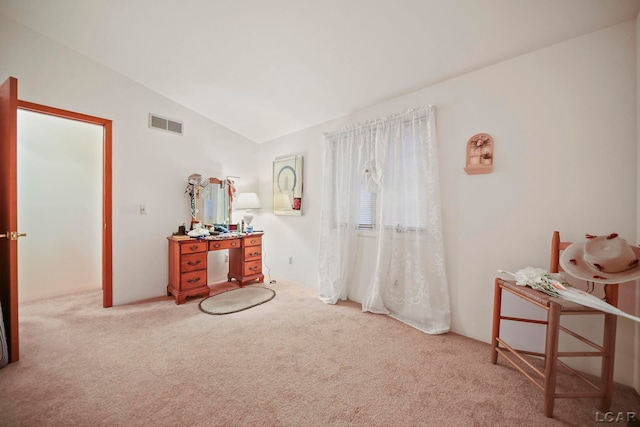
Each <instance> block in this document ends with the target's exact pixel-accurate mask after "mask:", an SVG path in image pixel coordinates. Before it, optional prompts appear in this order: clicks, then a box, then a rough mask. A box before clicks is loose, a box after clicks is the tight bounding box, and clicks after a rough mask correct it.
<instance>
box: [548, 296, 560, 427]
mask: <svg viewBox="0 0 640 427" xmlns="http://www.w3.org/2000/svg"><path fill="white" fill-rule="evenodd" d="M547 322H548V323H547V338H546V342H545V348H544V354H545V356H544V362H545V368H544V415H545V416H547V417H549V418H553V407H554V403H555V398H556V374H557V371H558V336H559V335H560V305H558V304H556V303H553V302H552V303H551V304H549V311H548V312H547Z"/></svg>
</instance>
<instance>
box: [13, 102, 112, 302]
mask: <svg viewBox="0 0 640 427" xmlns="http://www.w3.org/2000/svg"><path fill="white" fill-rule="evenodd" d="M17 107H18V112H19V115H20V117H23V118H24V117H27V116H28V117H30V120H34V117H37V118H38V120H39V122H40V123H41V124H44V123H45V122H46V123H47V124H53V123H57V124H58V125H59V126H61V130H57V131H55V132H56V133H58V134H59V135H60V136H61V139H62V140H64V142H61V141H58V143H60V144H66V147H63V146H62V145H58V144H57V143H55V142H54V141H53V140H50V141H49V143H47V141H40V143H39V146H40V148H41V149H42V147H46V149H47V150H49V153H48V154H47V155H42V153H40V154H37V155H36V156H35V157H33V153H31V156H32V157H31V160H32V161H33V160H34V159H39V160H38V161H39V162H41V166H42V167H44V168H47V169H48V171H49V175H51V174H59V175H64V176H59V177H56V179H57V180H58V182H57V183H56V184H55V185H53V187H64V188H62V189H57V191H59V193H58V197H59V198H60V199H64V200H49V202H48V203H49V207H52V206H53V207H57V212H53V211H50V210H49V209H48V207H47V208H43V206H42V203H40V204H39V205H38V206H36V207H35V208H34V209H35V210H38V209H40V215H39V216H40V218H39V219H38V218H36V219H34V221H40V222H45V223H47V218H53V217H55V218H56V220H57V221H51V223H50V224H49V223H47V225H46V227H49V228H50V229H51V231H52V233H53V234H55V237H54V236H53V235H52V242H48V243H47V245H46V246H47V247H48V250H49V254H47V253H46V250H45V252H42V251H41V254H42V255H37V254H36V255H35V256H37V257H40V258H41V257H43V256H49V255H51V251H56V250H58V251H60V250H61V249H64V252H65V254H64V256H65V257H66V258H65V259H66V261H63V262H61V264H62V265H61V266H56V270H58V271H57V272H56V274H57V278H56V280H57V281H58V282H62V281H67V282H70V283H67V284H66V286H67V287H66V288H65V289H63V288H62V287H60V288H58V289H44V288H43V285H42V284H40V285H37V286H38V288H39V290H38V289H36V290H35V292H36V294H34V293H33V292H31V291H32V290H29V292H30V293H31V295H40V296H42V297H46V296H47V295H45V294H44V293H46V292H49V293H50V295H49V296H52V295H60V294H65V293H69V292H74V291H77V290H82V289H91V288H102V295H103V298H102V301H103V307H111V306H112V305H113V288H112V286H113V280H112V277H113V273H112V253H111V251H112V214H111V209H112V196H111V192H112V187H111V181H112V177H111V159H112V157H111V132H112V131H111V128H112V122H111V120H107V119H102V118H100V117H94V116H89V115H86V114H81V113H75V112H73V111H67V110H62V109H58V108H54V107H48V106H45V105H40V104H35V103H32V102H27V101H21V100H18V102H17ZM72 128H73V129H74V130H75V131H77V132H84V133H85V136H88V135H91V136H90V138H91V139H92V142H90V143H88V144H90V145H91V147H90V148H87V147H84V149H82V150H81V149H80V148H79V144H82V143H81V142H77V141H76V142H75V143H71V142H70V141H69V135H68V132H70V129H72ZM80 129H82V131H80ZM52 132H53V131H52ZM29 133H32V132H31V131H30V132H29ZM46 134H47V132H38V133H35V135H40V136H39V137H43V138H47V136H46ZM43 135H44V136H43ZM20 138H21V135H20V134H19V132H18V145H20ZM96 138H99V140H97V139H96ZM85 143H86V141H85ZM69 144H71V145H74V144H75V145H74V148H73V149H72V148H70V145H69ZM23 148H24V149H26V148H27V147H26V146H25V147H19V148H18V149H17V151H18V152H20V153H21V154H23V155H24V154H25V150H23ZM54 151H56V153H54ZM74 151H75V152H74ZM72 153H73V155H72ZM18 162H20V160H18ZM47 162H48V163H49V165H46V166H44V165H45V164H46V163H47ZM85 162H86V163H90V164H91V165H92V166H91V167H87V165H86V164H83V163H85ZM96 162H97V163H96ZM52 163H66V166H65V167H61V165H60V164H57V165H55V166H54V165H52ZM19 166H21V167H23V168H24V169H25V171H23V172H18V175H20V176H25V175H27V177H26V178H25V179H30V180H34V178H33V176H31V177H29V176H28V175H29V174H30V172H33V168H34V167H35V165H34V164H31V165H22V164H20V165H19ZM92 168H95V169H96V170H97V171H96V170H91V169H92ZM69 169H75V171H70V170H69ZM89 174H91V177H89ZM33 175H38V174H36V173H33ZM37 179H44V180H49V179H52V177H51V176H47V177H42V176H40V177H38V178H36V180H37ZM75 180H79V181H84V182H74V181H75ZM32 185H33V184H32ZM35 185H38V184H37V183H35ZM67 190H68V192H78V193H85V194H78V195H73V194H65V191H67ZM38 191H39V190H38ZM52 191H53V190H52ZM88 193H91V194H90V195H89V194H88ZM41 194H42V193H41ZM43 197H46V198H49V199H51V196H50V195H49V194H47V195H46V196H43ZM18 198H19V199H24V198H31V197H30V195H29V194H28V193H25V194H22V190H21V189H18ZM89 199H91V202H90V203H88V204H87V203H86V202H87V201H88V200H89ZM65 201H66V203H65ZM40 202H42V201H40ZM29 204H31V205H33V201H30V202H29V203H28V205H29ZM68 205H74V206H68ZM80 205H88V207H87V206H84V207H80ZM74 208H75V209H77V210H78V212H72V210H73V209H74ZM20 210H21V211H22V209H20ZM83 215H88V216H91V217H92V218H91V222H86V221H85V219H83V218H82V216H83ZM20 226H22V225H20ZM56 227H57V229H56ZM83 227H87V230H86V232H84V231H85V230H84V229H83ZM56 231H57V232H56ZM43 232H44V231H43ZM83 234H84V235H85V236H83V237H82V238H81V236H82V235H83ZM34 237H35V236H34ZM87 239H89V240H91V242H90V243H89V242H88V240H87ZM58 245H60V246H58ZM83 245H87V247H86V249H87V250H86V251H83ZM89 246H90V247H89ZM40 249H42V248H40ZM91 253H93V254H94V255H95V254H96V253H97V254H98V259H96V258H95V256H91ZM87 257H89V258H90V259H91V260H90V261H88V259H89V258H87ZM18 261H19V262H18V264H19V265H25V266H26V265H29V266H30V267H33V268H41V267H39V266H40V265H41V264H39V262H38V260H23V259H22V257H20V256H19V257H18ZM83 262H86V263H87V266H86V267H88V268H87V270H88V271H87V272H86V274H85V276H84V278H79V276H76V275H74V274H73V273H71V275H69V270H74V269H76V268H78V269H80V268H81V266H80V265H79V264H82V263H83ZM96 263H98V264H97V268H96ZM89 264H90V265H89ZM82 268H84V267H82ZM41 269H42V268H41ZM89 270H91V272H89ZM46 273H47V272H46V271H44V272H43V274H44V275H45V276H41V277H40V278H39V279H38V280H47V279H42V277H46ZM96 273H97V274H98V275H99V276H98V278H97V279H96V276H95V274H96ZM68 277H71V278H72V279H71V280H68ZM96 280H97V282H96ZM20 281H21V280H20ZM44 286H45V287H46V284H44ZM21 290H22V289H21ZM37 292H39V293H37ZM18 295H20V293H19V292H18ZM19 299H20V300H21V301H22V299H21V298H20V297H19ZM27 299H37V297H35V298H31V296H27Z"/></svg>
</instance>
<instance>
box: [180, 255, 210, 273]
mask: <svg viewBox="0 0 640 427" xmlns="http://www.w3.org/2000/svg"><path fill="white" fill-rule="evenodd" d="M206 268H207V253H206V252H199V253H195V254H185V255H182V256H181V257H180V271H181V272H183V273H185V272H187V271H194V270H202V269H206Z"/></svg>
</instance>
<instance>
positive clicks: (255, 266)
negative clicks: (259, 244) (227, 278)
mask: <svg viewBox="0 0 640 427" xmlns="http://www.w3.org/2000/svg"><path fill="white" fill-rule="evenodd" d="M259 273H262V260H258V261H248V262H245V263H244V275H245V276H251V275H252V274H259Z"/></svg>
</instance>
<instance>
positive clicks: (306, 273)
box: [259, 22, 637, 384]
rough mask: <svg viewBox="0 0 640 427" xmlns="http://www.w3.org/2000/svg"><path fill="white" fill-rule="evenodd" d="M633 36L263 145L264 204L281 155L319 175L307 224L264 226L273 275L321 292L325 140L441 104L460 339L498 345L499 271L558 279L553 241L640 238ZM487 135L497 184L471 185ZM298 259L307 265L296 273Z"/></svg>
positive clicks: (628, 373) (628, 361) (619, 33)
mask: <svg viewBox="0 0 640 427" xmlns="http://www.w3.org/2000/svg"><path fill="white" fill-rule="evenodd" d="M634 25H635V23H634V22H628V23H624V24H621V25H617V26H613V27H610V28H607V29H604V30H602V31H598V32H594V33H591V34H587V35H585V36H583V37H579V38H576V39H572V40H569V41H566V42H563V43H560V44H556V45H553V46H549V47H547V48H545V49H541V50H539V51H535V52H532V53H529V54H526V55H523V56H520V57H518V58H515V59H512V60H509V61H505V62H502V63H499V64H496V65H494V66H491V67H487V68H485V69H481V70H478V71H475V72H472V73H469V74H467V75H464V76H461V77H458V78H455V79H451V80H448V81H445V82H442V83H440V84H437V85H434V86H431V87H429V88H426V89H424V90H421V91H417V92H414V93H411V94H408V95H405V96H402V97H399V98H396V99H393V100H390V101H388V102H384V103H380V104H378V105H374V106H372V107H369V108H366V109H364V110H362V111H359V112H357V113H355V114H352V115H350V116H348V117H344V118H342V119H339V120H334V121H331V122H328V123H324V124H322V125H319V126H315V127H313V128H310V129H306V130H303V131H300V132H297V133H295V134H292V135H288V136H286V137H283V138H279V139H277V140H274V141H271V142H268V143H266V144H262V145H261V146H260V192H261V196H262V198H263V200H264V199H268V197H269V194H270V191H271V186H270V180H271V169H270V166H271V161H272V160H273V159H274V158H275V157H276V156H279V155H283V154H288V153H293V152H295V153H300V154H303V155H305V166H306V167H307V168H306V170H305V173H304V179H305V183H304V195H303V198H304V204H305V211H304V216H303V217H301V218H278V217H274V216H273V215H271V214H269V213H268V206H265V208H266V209H263V214H262V215H261V217H260V219H259V221H261V222H263V223H264V224H265V225H264V228H265V229H267V230H268V232H269V235H271V236H273V235H277V236H278V240H277V241H276V240H275V239H265V242H266V243H265V251H266V252H267V253H268V254H270V259H271V272H272V274H273V275H274V276H275V277H280V278H283V279H287V280H294V281H296V282H299V283H303V284H306V285H309V286H316V285H317V271H318V267H317V249H318V237H319V236H318V230H317V226H316V225H317V224H318V223H319V209H320V206H319V201H320V194H321V193H320V191H321V189H320V182H321V179H320V176H321V167H322V166H321V164H322V154H321V153H322V145H323V132H329V131H333V130H335V129H336V128H338V127H339V126H341V125H344V124H350V123H354V122H359V121H363V120H368V119H373V118H378V117H382V116H385V115H388V114H392V113H396V112H399V111H401V110H403V109H406V108H413V107H418V106H421V105H425V104H434V105H435V106H436V108H437V127H438V140H439V149H440V152H439V155H440V162H441V167H440V170H441V185H442V203H443V217H444V231H445V250H446V255H447V272H448V278H449V287H450V293H451V309H452V330H453V331H454V332H457V333H460V334H463V335H466V336H469V337H472V338H475V339H479V340H482V341H485V342H488V341H489V339H490V333H491V311H492V306H493V300H492V299H493V280H494V277H495V276H496V274H497V273H496V270H497V269H499V268H501V269H506V270H516V269H518V268H522V267H525V266H540V267H544V268H548V264H549V248H550V241H551V235H552V232H553V231H554V230H560V231H561V236H562V238H563V240H568V241H575V240H580V239H582V238H583V236H584V234H585V233H592V234H604V233H611V232H617V233H619V234H620V235H621V236H623V237H625V238H627V239H631V240H633V239H634V238H635V236H636V226H637V224H636V196H637V178H636V170H637V160H636V145H637V139H636V113H635V108H636V107H635V105H636V91H635V90H630V88H634V89H635V81H636V73H635V56H636V51H635V26H634ZM478 132H487V133H489V134H491V135H492V136H493V138H494V140H495V167H494V172H493V173H492V174H490V175H473V176H469V175H466V174H465V173H464V171H463V167H464V165H465V147H466V142H467V140H468V138H469V137H471V136H472V135H474V134H475V133H478ZM292 254H293V256H294V260H296V259H297V260H298V262H297V263H296V262H295V261H294V264H293V265H288V263H287V260H288V257H289V256H290V255H292ZM362 264H363V265H361V268H363V269H366V268H367V266H366V260H364V261H363V263H362ZM622 288H623V289H621V296H620V300H621V302H622V305H623V308H625V309H626V310H630V311H633V310H635V307H634V304H633V301H634V298H635V296H634V290H633V286H626V287H622ZM509 304H512V303H508V304H507V305H509ZM514 309H518V307H515V308H514ZM633 328H634V326H633V325H632V324H631V322H629V321H626V319H620V320H619V323H618V330H619V333H618V349H617V357H616V372H615V379H616V381H619V382H623V383H625V384H631V378H632V373H633V366H634V363H635V359H637V354H636V350H635V343H634V333H633ZM534 338H535V337H534ZM487 357H488V356H487Z"/></svg>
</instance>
